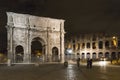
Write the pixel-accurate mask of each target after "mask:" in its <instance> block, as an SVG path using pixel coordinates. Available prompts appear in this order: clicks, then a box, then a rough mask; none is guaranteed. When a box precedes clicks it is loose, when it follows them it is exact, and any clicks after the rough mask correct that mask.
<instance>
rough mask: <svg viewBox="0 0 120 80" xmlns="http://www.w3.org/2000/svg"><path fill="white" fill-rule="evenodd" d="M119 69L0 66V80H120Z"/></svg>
mask: <svg viewBox="0 0 120 80" xmlns="http://www.w3.org/2000/svg"><path fill="white" fill-rule="evenodd" d="M119 74H120V67H115V66H114V67H111V66H110V67H109V66H107V67H106V66H93V68H92V69H87V68H86V66H85V65H82V66H80V68H78V67H77V66H76V65H75V64H69V66H68V67H67V68H66V67H64V66H63V64H41V65H40V66H35V65H14V66H10V67H8V66H4V65H0V80H120V75H119Z"/></svg>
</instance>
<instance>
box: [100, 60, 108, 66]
mask: <svg viewBox="0 0 120 80" xmlns="http://www.w3.org/2000/svg"><path fill="white" fill-rule="evenodd" d="M106 64H107V62H106V61H100V62H99V65H100V66H106Z"/></svg>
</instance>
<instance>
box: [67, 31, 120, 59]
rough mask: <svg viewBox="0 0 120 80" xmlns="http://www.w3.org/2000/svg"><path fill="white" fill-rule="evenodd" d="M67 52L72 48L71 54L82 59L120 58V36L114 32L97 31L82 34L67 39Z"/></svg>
mask: <svg viewBox="0 0 120 80" xmlns="http://www.w3.org/2000/svg"><path fill="white" fill-rule="evenodd" d="M65 49H66V53H67V54H69V52H68V51H67V50H72V51H71V52H72V53H71V54H72V55H74V56H77V55H79V56H80V58H81V59H83V60H84V59H87V58H92V59H100V58H102V57H105V58H107V59H119V58H120V37H119V36H118V35H113V34H105V33H97V34H96V33H95V34H81V35H80V36H77V37H75V36H74V37H71V38H69V39H66V40H65Z"/></svg>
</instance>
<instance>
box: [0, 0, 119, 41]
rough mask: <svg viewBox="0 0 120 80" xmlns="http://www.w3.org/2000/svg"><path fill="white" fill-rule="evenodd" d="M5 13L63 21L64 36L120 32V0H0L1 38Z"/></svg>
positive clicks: (3, 33)
mask: <svg viewBox="0 0 120 80" xmlns="http://www.w3.org/2000/svg"><path fill="white" fill-rule="evenodd" d="M6 11H9V12H10V11H12V12H16V13H25V14H31V15H36V16H44V17H51V18H58V19H65V20H66V21H65V31H66V32H67V34H66V36H71V35H79V34H80V33H96V32H106V33H119V32H120V0H0V35H6V29H5V25H6V22H7V20H6V19H7V16H6ZM1 39H2V40H6V38H5V36H2V38H1V37H0V40H1Z"/></svg>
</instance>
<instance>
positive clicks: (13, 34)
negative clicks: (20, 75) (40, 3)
mask: <svg viewBox="0 0 120 80" xmlns="http://www.w3.org/2000/svg"><path fill="white" fill-rule="evenodd" d="M7 18H8V20H7V26H6V28H7V36H8V48H7V50H8V58H9V59H11V61H12V63H16V62H19V61H17V58H18V59H21V58H20V57H22V61H20V62H21V63H31V59H32V45H33V44H34V41H36V42H38V44H41V46H40V47H41V48H39V49H41V52H39V53H41V54H40V55H42V59H43V60H44V61H63V60H64V58H63V57H64V33H65V32H64V20H62V19H52V18H46V17H38V16H32V15H28V14H18V13H13V12H7ZM32 43H33V44H32ZM36 45H37V44H34V46H36ZM38 46H39V45H38ZM34 48H36V47H34ZM34 48H33V49H34ZM36 50H37V48H36ZM34 52H35V51H34ZM33 56H34V57H35V56H37V54H33ZM56 58H57V59H56Z"/></svg>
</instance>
